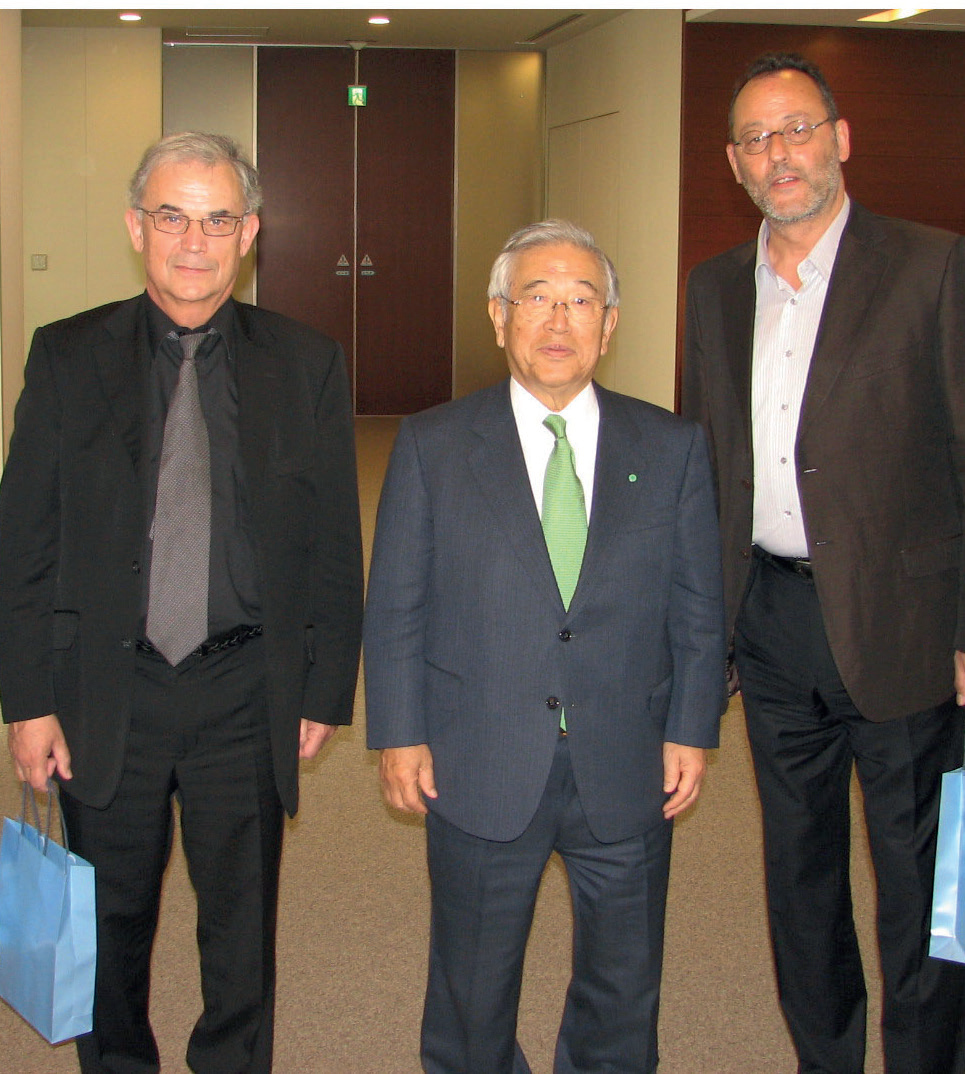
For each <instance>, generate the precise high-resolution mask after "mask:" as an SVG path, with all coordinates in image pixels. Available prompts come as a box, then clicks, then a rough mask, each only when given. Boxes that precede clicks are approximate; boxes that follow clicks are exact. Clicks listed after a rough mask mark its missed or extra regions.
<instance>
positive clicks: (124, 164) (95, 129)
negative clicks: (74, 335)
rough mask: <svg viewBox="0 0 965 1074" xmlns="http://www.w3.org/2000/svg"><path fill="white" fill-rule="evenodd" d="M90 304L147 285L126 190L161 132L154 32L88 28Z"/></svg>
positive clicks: (158, 64)
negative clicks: (127, 219)
mask: <svg viewBox="0 0 965 1074" xmlns="http://www.w3.org/2000/svg"><path fill="white" fill-rule="evenodd" d="M85 52H86V59H87V64H86V75H87V100H86V107H87V124H86V130H87V162H88V167H89V172H88V181H87V230H88V237H89V238H88V246H87V300H86V301H87V305H88V306H99V305H101V304H102V303H104V302H111V301H114V300H115V299H118V298H124V297H125V296H127V295H132V294H136V293H137V292H138V291H140V290H141V289H142V288H143V286H144V273H143V271H142V269H141V260H140V258H139V257H138V256H137V255H136V254H135V253H134V250H133V249H132V247H131V243H130V238H129V236H128V233H127V228H126V226H125V224H124V219H123V214H124V210H125V208H126V207H127V185H128V182H129V181H130V178H131V173H132V172H133V171H134V169H135V168H136V167H137V163H138V161H139V160H140V158H141V154H142V153H143V152H144V150H145V149H146V148H147V147H148V146H149V145H150V144H151V142H153V141H154V140H155V139H156V138H157V137H158V135H159V134H160V131H161V98H160V86H161V46H160V40H159V35H158V32H157V31H156V30H140V31H135V33H134V34H133V35H132V34H130V33H128V32H127V31H126V30H125V29H121V30H88V31H86V34H85Z"/></svg>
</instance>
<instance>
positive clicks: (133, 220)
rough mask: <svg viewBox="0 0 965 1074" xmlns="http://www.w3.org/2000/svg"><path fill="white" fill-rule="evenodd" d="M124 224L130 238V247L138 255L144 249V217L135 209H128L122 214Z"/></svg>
mask: <svg viewBox="0 0 965 1074" xmlns="http://www.w3.org/2000/svg"><path fill="white" fill-rule="evenodd" d="M124 223H125V224H127V231H128V234H129V235H130V236H131V245H132V246H133V247H134V249H135V250H136V251H137V252H138V253H140V252H141V251H142V250H143V249H144V217H143V216H142V215H141V214H140V213H139V212H138V211H137V209H128V210H127V212H126V213H125V214H124Z"/></svg>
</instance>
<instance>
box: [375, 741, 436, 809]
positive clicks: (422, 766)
mask: <svg viewBox="0 0 965 1074" xmlns="http://www.w3.org/2000/svg"><path fill="white" fill-rule="evenodd" d="M379 779H380V780H381V781H382V797H383V798H384V799H385V800H386V802H387V803H388V804H389V805H390V806H392V808H393V809H401V810H402V812H403V813H428V812H429V810H428V809H427V808H426V804H425V802H424V801H423V796H424V797H426V798H438V797H439V792H438V791H437V790H436V781H435V778H434V776H433V772H432V753H431V752H430V750H429V747H428V746H427V745H425V744H424V743H423V744H422V745H419V746H397V747H394V748H392V749H387V750H383V751H382V758H381V760H380V762H379Z"/></svg>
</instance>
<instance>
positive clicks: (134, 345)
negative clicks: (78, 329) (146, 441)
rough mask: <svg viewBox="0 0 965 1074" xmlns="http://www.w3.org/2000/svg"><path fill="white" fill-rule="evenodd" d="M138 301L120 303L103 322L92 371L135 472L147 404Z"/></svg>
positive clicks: (146, 369) (144, 353)
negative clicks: (93, 370) (94, 370)
mask: <svg viewBox="0 0 965 1074" xmlns="http://www.w3.org/2000/svg"><path fill="white" fill-rule="evenodd" d="M140 302H141V300H140V298H133V299H130V300H129V301H127V302H122V303H120V304H119V305H118V306H117V307H116V308H115V309H113V310H112V311H111V312H110V313H109V314H108V316H107V318H106V319H105V321H104V330H105V331H104V332H103V333H102V334H100V336H99V337H98V338H97V339H96V340H95V342H94V343H93V345H92V351H93V361H94V368H95V369H96V371H97V376H98V379H99V380H100V384H101V389H102V391H103V393H104V398H105V400H106V403H107V406H108V409H109V410H110V412H111V417H112V419H113V422H114V425H115V427H116V429H117V431H118V433H119V435H120V439H121V442H122V443H123V444H124V446H125V447H126V448H127V452H128V456H129V458H130V460H131V464H132V466H133V467H134V469H135V470H137V468H138V466H139V465H140V461H141V457H142V454H143V452H142V433H143V428H144V425H143V421H142V416H143V414H144V413H145V408H146V403H147V381H148V372H149V370H148V366H147V363H146V362H145V360H144V356H145V355H146V354H147V347H148V345H147V342H146V340H144V339H142V338H141V334H142V331H143V324H142V318H141V317H140V316H139V311H140V309H141V305H140Z"/></svg>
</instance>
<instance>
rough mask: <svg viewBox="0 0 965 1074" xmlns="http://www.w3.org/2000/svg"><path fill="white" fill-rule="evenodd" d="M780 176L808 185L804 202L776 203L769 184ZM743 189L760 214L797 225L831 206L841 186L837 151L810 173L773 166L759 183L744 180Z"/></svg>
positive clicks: (780, 221)
mask: <svg viewBox="0 0 965 1074" xmlns="http://www.w3.org/2000/svg"><path fill="white" fill-rule="evenodd" d="M780 175H793V176H795V177H796V178H798V179H800V180H802V181H803V182H806V183H807V184H808V187H809V189H808V191H807V196H806V197H805V199H804V202H803V203H799V204H798V205H797V207H795V208H793V209H792V208H790V207H789V208H786V209H781V208H778V206H777V205H776V204H775V200H774V198H773V197H772V195H771V183H772V182H773V180H774V179H775V178H776V177H778V176H780ZM744 189H745V190H746V191H747V194H748V196H749V197H750V199H751V201H753V202H754V204H755V205H756V206H757V208H758V209H760V211H761V212H762V213H763V215H764V216H765V217H766V218H767V219H768V220H769V221H771V222H772V223H775V224H798V223H800V222H801V221H803V220H810V219H811V218H812V217H815V216H817V215H819V214H820V213H821V212H822V210H824V209H825V208H826V207H827V206H829V205H833V204H834V200H835V198H836V197H837V196H838V191H839V190H840V189H841V162H840V161H839V160H838V154H837V152H834V153H833V154H832V155H831V156H829V157H828V159H827V160H826V161H825V162H824V163H823V164H822V165H819V166H817V167H816V168H815V169H814V170H813V171H811V172H810V173H809V172H807V171H805V172H803V173H802V172H798V171H794V170H793V169H789V168H785V167H781V168H775V169H774V170H773V172H772V173H771V174H770V175H768V176H767V178H765V179H764V180H763V181H762V182H760V183H755V182H752V181H751V180H749V179H747V180H744Z"/></svg>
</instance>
